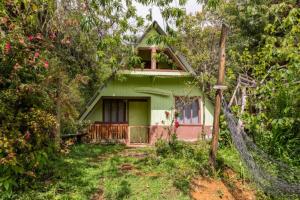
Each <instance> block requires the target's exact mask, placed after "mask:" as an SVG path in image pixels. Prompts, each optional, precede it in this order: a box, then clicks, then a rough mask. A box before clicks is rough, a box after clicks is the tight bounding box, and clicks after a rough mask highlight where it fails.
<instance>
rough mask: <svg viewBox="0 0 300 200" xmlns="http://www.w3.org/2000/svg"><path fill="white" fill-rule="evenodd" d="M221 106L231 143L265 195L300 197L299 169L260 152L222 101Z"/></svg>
mask: <svg viewBox="0 0 300 200" xmlns="http://www.w3.org/2000/svg"><path fill="white" fill-rule="evenodd" d="M222 99H223V98H222ZM222 105H223V112H224V115H225V118H226V121H227V124H228V128H229V130H230V133H231V134H230V135H231V138H232V140H233V143H234V145H235V147H236V149H237V151H238V152H239V154H240V156H241V158H242V160H243V161H244V163H245V164H246V166H247V168H248V170H249V172H250V174H251V177H252V179H253V180H254V182H255V183H256V184H257V185H258V186H259V187H261V188H262V189H263V190H264V192H266V193H267V194H271V195H281V194H287V195H299V196H300V184H299V181H300V172H299V169H293V168H291V167H290V166H288V165H287V164H285V163H283V162H281V161H277V160H275V159H274V158H272V157H271V156H270V155H268V154H267V153H265V152H264V151H263V150H261V149H260V148H259V147H258V146H257V145H256V144H255V143H254V142H253V141H252V140H251V139H250V138H249V137H248V135H247V134H246V133H245V131H244V129H243V128H242V127H241V125H240V124H241V123H239V121H238V119H237V118H236V117H235V116H234V115H233V114H232V112H231V111H230V109H229V108H228V106H227V103H226V102H225V100H224V99H223V100H222Z"/></svg>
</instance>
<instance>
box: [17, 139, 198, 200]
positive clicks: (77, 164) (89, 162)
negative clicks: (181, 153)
mask: <svg viewBox="0 0 300 200" xmlns="http://www.w3.org/2000/svg"><path fill="white" fill-rule="evenodd" d="M197 166H198V164H197V163H196V162H194V161H193V160H191V161H187V159H175V158H162V157H158V156H156V154H155V150H154V148H141V149H127V148H125V147H124V146H121V145H107V146H103V145H87V144H79V145H74V146H73V147H72V149H71V152H70V153H69V154H68V155H66V156H63V157H62V158H61V159H58V160H56V161H55V164H51V165H49V169H48V170H49V171H46V172H45V174H46V175H47V176H48V177H46V176H45V177H44V178H43V180H39V181H35V182H36V184H34V185H32V186H30V188H28V189H27V190H26V191H23V192H19V193H18V194H16V195H15V197H14V199H22V200H27V199H28V200H29V199H30V200H32V199H82V200H84V199H91V198H93V197H94V199H96V197H95V194H99V195H101V196H104V197H105V199H145V200H148V199H174V200H175V199H176V200H181V199H182V200H184V199H189V195H188V185H189V178H191V176H193V174H194V173H196V170H195V169H196V168H197Z"/></svg>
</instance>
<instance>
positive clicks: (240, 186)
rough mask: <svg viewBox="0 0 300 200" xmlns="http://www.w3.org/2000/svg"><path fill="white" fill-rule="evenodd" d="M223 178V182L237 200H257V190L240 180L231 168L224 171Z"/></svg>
mask: <svg viewBox="0 0 300 200" xmlns="http://www.w3.org/2000/svg"><path fill="white" fill-rule="evenodd" d="M223 176H224V179H223V182H224V183H225V185H226V186H227V188H228V189H229V190H230V192H231V194H232V195H233V196H234V198H235V199H236V200H255V199H256V195H255V194H256V192H255V190H254V189H251V188H250V186H249V183H248V182H247V181H243V180H240V179H239V178H238V177H237V174H236V173H235V172H234V171H232V170H231V169H230V168H228V169H225V170H224V172H223Z"/></svg>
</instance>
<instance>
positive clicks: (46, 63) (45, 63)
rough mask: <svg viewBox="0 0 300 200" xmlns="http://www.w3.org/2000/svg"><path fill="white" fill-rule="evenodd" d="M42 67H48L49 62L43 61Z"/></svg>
mask: <svg viewBox="0 0 300 200" xmlns="http://www.w3.org/2000/svg"><path fill="white" fill-rule="evenodd" d="M44 67H45V69H48V67H49V62H48V61H44Z"/></svg>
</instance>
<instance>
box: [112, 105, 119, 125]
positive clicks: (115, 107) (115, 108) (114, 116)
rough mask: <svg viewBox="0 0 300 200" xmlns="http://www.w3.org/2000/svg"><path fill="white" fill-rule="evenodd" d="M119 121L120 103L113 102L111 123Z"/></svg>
mask: <svg viewBox="0 0 300 200" xmlns="http://www.w3.org/2000/svg"><path fill="white" fill-rule="evenodd" d="M117 121H118V102H117V101H112V102H111V122H117Z"/></svg>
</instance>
